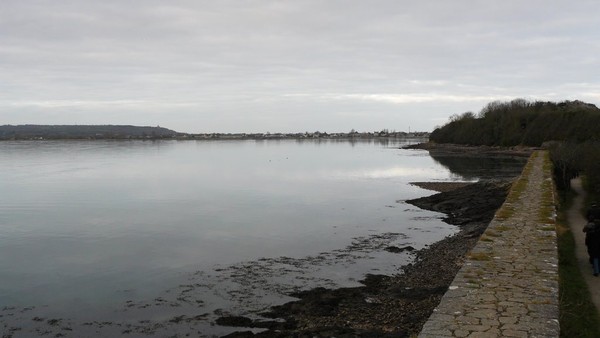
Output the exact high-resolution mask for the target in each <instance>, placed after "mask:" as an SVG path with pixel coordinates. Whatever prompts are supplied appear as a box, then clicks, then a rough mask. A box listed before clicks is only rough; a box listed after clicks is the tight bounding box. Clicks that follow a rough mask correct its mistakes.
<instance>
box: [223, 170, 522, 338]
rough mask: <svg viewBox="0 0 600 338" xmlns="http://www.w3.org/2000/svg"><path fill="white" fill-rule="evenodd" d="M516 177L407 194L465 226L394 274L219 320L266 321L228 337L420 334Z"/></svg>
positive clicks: (317, 291)
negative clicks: (256, 316) (258, 316)
mask: <svg viewBox="0 0 600 338" xmlns="http://www.w3.org/2000/svg"><path fill="white" fill-rule="evenodd" d="M510 185H511V182H510V181H495V182H488V181H486V182H477V183H472V184H466V185H465V184H462V185H460V186H457V187H456V189H452V190H449V191H445V192H442V193H438V194H434V195H431V196H428V197H423V198H419V199H415V200H409V201H407V202H408V203H411V204H413V205H415V206H418V207H420V208H423V209H427V210H433V211H438V212H443V213H445V214H446V215H447V216H446V217H445V219H444V220H445V221H446V222H448V223H450V224H455V225H457V226H459V228H460V231H459V232H458V233H457V234H455V235H454V236H451V237H448V238H445V239H443V240H441V241H439V242H437V243H435V244H433V245H431V246H429V247H428V248H425V249H422V250H419V251H417V252H416V257H415V262H414V263H412V264H409V265H407V266H405V267H404V268H403V269H402V271H400V273H399V274H397V275H394V276H383V275H369V276H367V277H366V278H365V280H363V281H362V284H364V286H360V287H352V288H340V289H324V288H317V289H313V290H309V291H305V292H300V293H297V294H293V295H292V296H294V297H297V298H299V300H297V301H292V302H289V303H286V304H283V305H281V306H276V307H273V308H272V310H271V311H270V312H268V313H265V314H263V315H264V316H265V317H267V318H273V319H276V320H273V321H253V320H250V319H248V318H244V317H221V318H219V320H218V321H217V324H220V325H225V326H238V327H246V328H264V329H267V330H266V331H263V332H260V333H253V332H251V331H238V332H234V333H232V334H229V335H227V336H225V337H331V336H336V337H386V336H388V337H409V336H410V335H413V334H417V333H418V332H419V331H420V329H421V327H422V326H423V324H424V323H425V321H426V320H427V318H428V317H429V315H430V314H431V313H432V311H433V309H434V308H435V307H436V306H437V305H438V303H439V301H440V299H441V297H442V296H443V295H444V293H445V292H446V290H447V288H448V286H449V285H450V283H451V282H452V280H453V279H454V276H455V275H456V273H457V272H458V270H459V269H460V267H461V266H462V261H463V259H464V256H465V255H466V254H467V252H469V251H470V249H471V248H473V246H474V245H475V244H476V243H477V241H478V239H479V236H480V234H481V233H482V232H483V231H484V230H485V228H486V227H487V225H488V223H489V222H490V221H491V219H492V218H493V216H494V212H495V211H496V210H497V209H498V208H499V207H500V206H501V205H502V203H503V202H504V199H505V198H506V195H507V192H508V189H509V188H510Z"/></svg>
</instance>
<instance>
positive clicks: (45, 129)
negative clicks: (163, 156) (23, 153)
mask: <svg viewBox="0 0 600 338" xmlns="http://www.w3.org/2000/svg"><path fill="white" fill-rule="evenodd" d="M177 135H178V133H177V132H176V131H173V130H170V129H167V128H162V127H138V126H124V125H116V126H115V125H33V124H26V125H4V126H0V139H1V140H28V139H131V138H133V139H142V138H150V139H152V138H171V137H175V136H177Z"/></svg>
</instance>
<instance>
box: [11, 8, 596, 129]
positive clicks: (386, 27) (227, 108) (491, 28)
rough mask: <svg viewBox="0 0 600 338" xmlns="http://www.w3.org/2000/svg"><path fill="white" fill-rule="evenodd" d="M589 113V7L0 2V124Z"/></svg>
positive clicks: (286, 122) (334, 123)
mask: <svg viewBox="0 0 600 338" xmlns="http://www.w3.org/2000/svg"><path fill="white" fill-rule="evenodd" d="M517 97H522V98H526V99H531V100H552V101H562V100H574V99H579V100H583V101H586V102H590V103H594V104H596V105H599V106H600V6H599V3H598V2H597V1H585V0H576V1H573V0H569V1H550V0H544V1H528V0H519V1H513V0H502V1H491V0H490V1H488V0H486V1H463V0H453V1H447V0H440V1H412V0H411V1H402V0H390V1H377V0H372V1H365V0H357V1H354V0H344V1H333V0H327V1H325V0H314V1H303V0H293V1H243V0H240V1H227V0H218V1H217V0H215V1H200V0H193V1H151V0H145V1H124V0H115V1H113V0H102V1H91V0H89V1H85V0H73V1H66V0H58V1H50V0H47V1H34V0H0V125H1V124H133V125H152V126H155V125H160V126H163V127H167V128H170V129H175V130H177V131H183V132H267V131H270V132H275V131H283V132H292V131H317V130H319V131H349V130H350V129H352V128H354V129H356V130H360V131H372V130H380V129H384V128H387V129H395V130H401V131H407V130H408V129H409V127H410V129H411V130H413V131H414V130H421V131H430V130H432V129H433V128H434V127H435V126H436V125H442V124H443V123H445V122H446V121H447V120H448V117H449V116H450V115H452V114H455V113H463V112H465V111H473V112H478V111H479V110H480V109H481V108H482V107H483V105H485V104H486V103H487V102H489V101H493V100H510V99H513V98H517Z"/></svg>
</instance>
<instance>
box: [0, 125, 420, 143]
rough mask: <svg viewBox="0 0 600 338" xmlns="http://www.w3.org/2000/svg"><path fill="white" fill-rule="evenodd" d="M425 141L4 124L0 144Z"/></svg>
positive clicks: (371, 135)
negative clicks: (151, 141) (124, 141)
mask: <svg viewBox="0 0 600 338" xmlns="http://www.w3.org/2000/svg"><path fill="white" fill-rule="evenodd" d="M379 138H388V139H390V138H400V139H405V138H419V139H424V138H427V139H428V138H429V132H408V133H407V132H397V131H389V130H387V129H383V130H381V131H375V132H358V131H354V130H352V131H350V132H348V133H327V132H319V131H316V132H303V133H269V132H267V133H180V132H177V131H174V130H171V129H167V128H162V127H159V126H157V127H148V126H129V125H14V126H13V125H4V126H0V140H2V141H17V140H27V141H47V140H286V139H290V140H298V139H300V140H304V139H350V140H352V139H379Z"/></svg>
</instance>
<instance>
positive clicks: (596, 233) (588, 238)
mask: <svg viewBox="0 0 600 338" xmlns="http://www.w3.org/2000/svg"><path fill="white" fill-rule="evenodd" d="M583 231H584V232H585V245H586V246H587V252H588V255H589V256H590V263H591V264H592V266H593V271H594V276H596V277H598V275H600V220H598V219H596V220H594V221H593V222H588V224H586V225H585V227H584V228H583Z"/></svg>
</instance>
